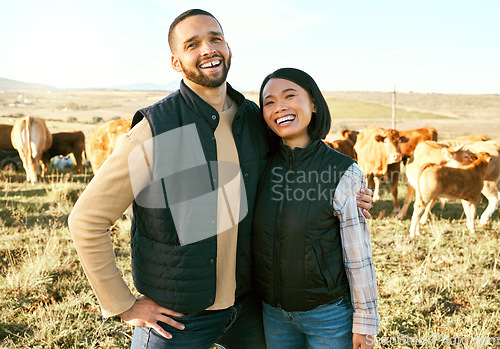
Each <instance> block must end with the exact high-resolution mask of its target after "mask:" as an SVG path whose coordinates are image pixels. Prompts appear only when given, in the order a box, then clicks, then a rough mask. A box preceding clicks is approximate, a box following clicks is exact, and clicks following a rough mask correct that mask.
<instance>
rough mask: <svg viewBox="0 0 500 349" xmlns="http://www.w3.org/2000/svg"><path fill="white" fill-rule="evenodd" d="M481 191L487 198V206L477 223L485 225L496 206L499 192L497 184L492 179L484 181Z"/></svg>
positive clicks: (499, 195)
mask: <svg viewBox="0 0 500 349" xmlns="http://www.w3.org/2000/svg"><path fill="white" fill-rule="evenodd" d="M481 193H482V194H483V195H484V196H485V197H486V199H488V207H486V210H484V212H483V214H482V215H481V219H480V221H479V223H480V224H481V225H485V224H487V223H488V221H489V220H490V218H491V216H492V215H493V213H494V212H495V210H496V209H497V207H498V203H499V201H500V200H499V197H500V192H499V191H498V189H497V184H496V183H495V182H492V181H484V186H483V190H482V191H481Z"/></svg>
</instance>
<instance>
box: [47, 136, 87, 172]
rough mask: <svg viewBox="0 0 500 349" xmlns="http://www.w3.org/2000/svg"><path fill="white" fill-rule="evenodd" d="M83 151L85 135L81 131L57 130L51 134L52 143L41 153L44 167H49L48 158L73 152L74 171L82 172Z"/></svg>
mask: <svg viewBox="0 0 500 349" xmlns="http://www.w3.org/2000/svg"><path fill="white" fill-rule="evenodd" d="M84 151H85V135H84V134H83V132H82V131H72V132H58V133H54V134H52V145H51V147H50V148H49V149H48V150H47V151H45V152H44V153H43V155H42V161H43V163H44V165H45V169H48V168H49V164H50V159H52V158H53V157H54V156H57V155H63V156H66V155H68V154H70V153H73V155H74V156H75V160H76V171H77V172H78V173H80V172H82V153H83V152H84Z"/></svg>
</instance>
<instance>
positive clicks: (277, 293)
mask: <svg viewBox="0 0 500 349" xmlns="http://www.w3.org/2000/svg"><path fill="white" fill-rule="evenodd" d="M292 169H293V156H292V155H290V157H289V158H288V170H287V171H286V174H285V181H284V183H283V186H282V191H281V194H282V198H283V199H282V200H281V201H280V204H279V206H278V212H277V213H276V216H277V217H276V220H275V222H276V224H275V226H274V248H273V251H274V252H273V275H274V287H273V290H274V303H275V304H276V305H277V306H278V307H280V308H281V306H282V304H281V278H280V267H279V265H280V250H281V248H280V239H279V238H280V235H281V216H282V215H281V212H282V211H283V201H284V200H285V199H284V193H285V189H286V187H287V185H288V183H287V181H286V179H287V177H288V172H290V171H291V170H292Z"/></svg>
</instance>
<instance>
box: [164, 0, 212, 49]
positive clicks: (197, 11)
mask: <svg viewBox="0 0 500 349" xmlns="http://www.w3.org/2000/svg"><path fill="white" fill-rule="evenodd" d="M199 15H202V16H209V17H212V18H213V19H215V20H216V21H217V23H218V24H219V27H220V30H221V31H222V26H221V25H220V23H219V21H218V20H217V18H215V17H214V15H213V14H211V13H210V12H207V11H205V10H200V9H197V8H195V9H191V10H187V11H185V12H183V13H181V14H180V15H178V16H177V18H176V19H174V21H173V22H172V24H170V28H169V29H168V46H170V51H172V53H173V52H174V51H173V49H172V48H173V44H174V42H173V41H174V38H173V36H174V34H173V32H174V29H175V27H176V26H177V24H179V23H180V22H182V21H183V20H185V19H186V18H189V17H192V16H199Z"/></svg>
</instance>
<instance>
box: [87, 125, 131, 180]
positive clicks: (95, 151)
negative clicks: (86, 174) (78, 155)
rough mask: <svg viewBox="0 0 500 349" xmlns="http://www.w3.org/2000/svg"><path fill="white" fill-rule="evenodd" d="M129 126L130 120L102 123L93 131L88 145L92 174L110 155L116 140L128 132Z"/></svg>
mask: <svg viewBox="0 0 500 349" xmlns="http://www.w3.org/2000/svg"><path fill="white" fill-rule="evenodd" d="M131 126H132V118H130V119H117V120H112V121H109V122H107V123H104V124H102V125H100V126H98V127H97V128H96V129H95V130H94V132H93V133H92V136H91V137H90V143H89V160H90V165H91V167H92V172H94V174H96V173H97V170H99V168H100V167H101V166H102V164H103V163H104V161H106V159H107V158H108V157H109V156H110V155H111V153H112V152H113V150H114V149H115V147H116V142H117V141H118V138H119V137H120V136H121V135H122V134H124V133H126V132H128V131H129V130H130V127H131Z"/></svg>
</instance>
